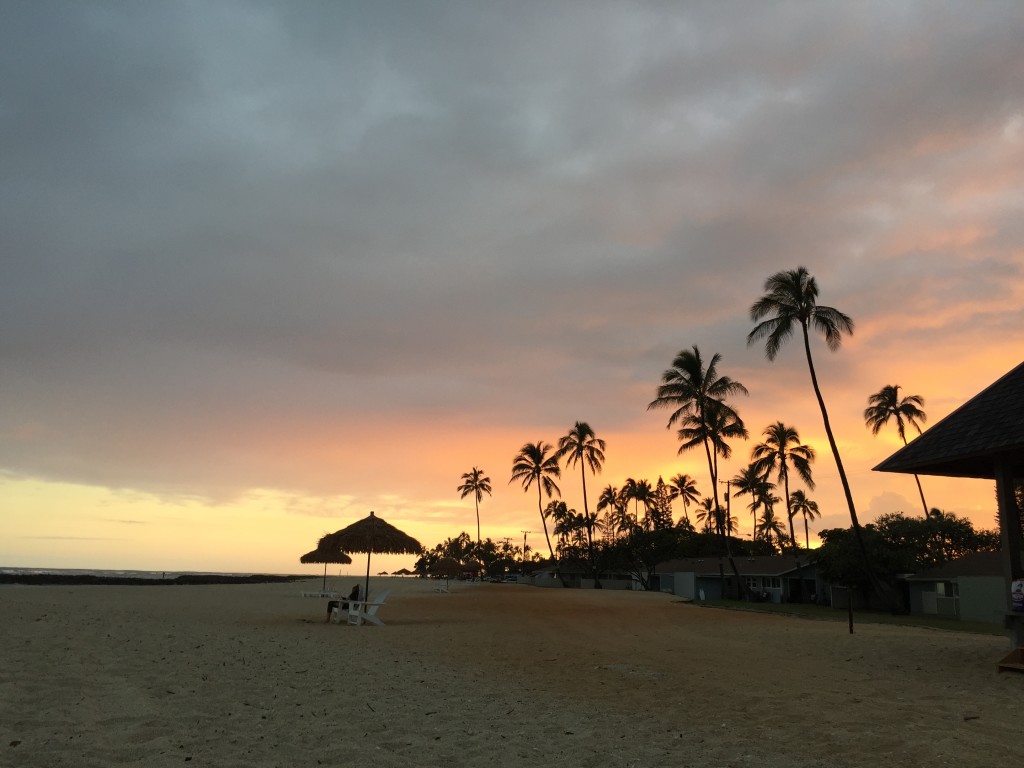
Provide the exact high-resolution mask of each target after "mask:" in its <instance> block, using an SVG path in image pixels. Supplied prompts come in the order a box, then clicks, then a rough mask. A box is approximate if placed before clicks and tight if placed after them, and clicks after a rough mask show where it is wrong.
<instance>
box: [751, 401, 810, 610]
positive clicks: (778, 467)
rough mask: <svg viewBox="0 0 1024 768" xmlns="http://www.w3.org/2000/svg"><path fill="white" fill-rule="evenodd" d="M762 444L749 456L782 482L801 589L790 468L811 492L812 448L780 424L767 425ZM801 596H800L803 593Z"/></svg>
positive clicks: (757, 465)
mask: <svg viewBox="0 0 1024 768" xmlns="http://www.w3.org/2000/svg"><path fill="white" fill-rule="evenodd" d="M763 434H764V442H763V443H758V444H757V445H755V446H754V449H753V450H752V451H751V453H750V457H751V459H752V460H753V466H754V468H755V469H756V470H757V471H758V472H760V473H761V474H763V475H764V476H765V477H767V476H768V475H770V474H771V473H773V472H775V473H776V475H777V477H778V478H779V481H780V482H781V483H782V489H783V491H784V495H783V498H784V499H785V500H786V522H787V523H788V524H789V538H790V542H789V543H790V545H791V547H792V552H793V560H794V561H795V562H796V571H797V583H798V584H799V585H800V586H801V590H802V588H803V583H804V580H803V573H802V571H801V568H800V557H799V554H798V548H797V543H796V533H795V531H794V526H793V509H792V508H791V507H790V498H789V470H790V465H792V468H793V469H794V470H796V473H797V474H798V475H799V476H800V479H801V480H803V481H804V483H806V484H807V487H808V488H810V489H812V490H813V489H814V478H813V477H812V476H811V462H812V461H814V449H813V448H811V447H810V446H809V445H800V434H799V433H798V432H797V431H796V429H795V428H793V427H787V426H786V425H785V424H783V423H782V422H781V421H777V422H775V423H774V424H770V425H769V426H768V427H766V428H765V430H764V433H763ZM800 597H801V598H802V597H803V594H802V591H801V595H800Z"/></svg>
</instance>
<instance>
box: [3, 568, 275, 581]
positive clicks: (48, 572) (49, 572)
mask: <svg viewBox="0 0 1024 768" xmlns="http://www.w3.org/2000/svg"><path fill="white" fill-rule="evenodd" d="M259 575H265V574H256V573H219V572H217V571H116V570H99V569H92V568H7V567H3V566H0V577H3V576H67V577H71V578H73V577H77V576H92V577H95V578H100V579H153V580H161V579H176V578H178V577H179V576H220V577H228V578H238V579H241V578H246V577H250V576H259ZM272 575H286V574H272Z"/></svg>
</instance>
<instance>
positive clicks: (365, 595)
mask: <svg viewBox="0 0 1024 768" xmlns="http://www.w3.org/2000/svg"><path fill="white" fill-rule="evenodd" d="M371 549H373V547H371ZM369 599H370V553H369V552H367V553H366V586H365V587H364V588H363V601H364V602H365V601H366V600H369Z"/></svg>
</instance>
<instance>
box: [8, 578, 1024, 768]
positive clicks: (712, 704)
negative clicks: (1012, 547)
mask: <svg viewBox="0 0 1024 768" xmlns="http://www.w3.org/2000/svg"><path fill="white" fill-rule="evenodd" d="M319 586H320V582H319V580H310V581H309V582H296V583H292V584H257V585H213V586H173V587H165V586H161V587H126V586H46V587H35V586H32V587H28V586H8V587H3V588H0V619H2V621H0V641H2V648H3V656H4V663H3V665H2V666H0V765H3V766H39V767H40V768H42V767H43V766H46V767H47V768H54V767H56V766H69V767H70V766H75V767H76V768H80V767H81V766H112V765H128V766H167V765H182V764H186V763H187V764H189V765H192V766H282V767H287V766H298V765H356V764H359V765H369V766H409V765H418V766H482V765H496V766H517V767H521V766H546V765H558V766H569V767H570V768H584V767H586V766H623V767H627V766H629V767H632V766H748V765H749V766H788V767H792V766H880V765H891V766H908V767H910V766H922V768H923V767H924V766H929V767H933V766H940V765H957V766H961V767H963V766H993V765H997V764H1007V763H1009V764H1013V761H1014V759H1016V760H1017V761H1018V762H1019V761H1020V760H1021V759H1024V739H1022V736H1021V733H1022V731H1021V723H1022V718H1024V675H1015V674H1002V675H999V674H997V672H996V667H995V663H996V661H997V660H998V659H999V658H1000V657H1001V656H1002V655H1003V654H1004V653H1006V652H1007V650H1008V646H1007V642H1006V640H1005V639H1003V638H1000V637H989V636H977V635H969V634H963V633H952V632H942V631H936V630H925V629H916V628H903V627H890V626H872V625H867V624H862V625H859V626H858V627H857V628H856V633H855V634H854V635H852V636H851V635H849V634H847V631H846V626H845V625H844V624H842V623H830V622H818V621H808V620H801V619H793V618H786V617H777V616H768V615H760V614H753V613H746V612H737V611H723V610H714V609H708V608H701V607H699V606H695V605H688V604H683V603H680V602H679V600H678V599H677V598H674V597H671V596H669V595H664V594H652V593H627V592H610V591H609V592H602V591H578V590H544V589H537V588H533V587H527V586H519V585H506V584H454V583H453V584H452V590H451V593H450V594H437V593H435V592H433V591H432V589H431V587H432V586H433V585H432V584H431V583H428V582H424V581H420V580H398V579H373V580H372V582H371V591H376V590H379V589H385V588H390V589H391V590H392V591H391V594H390V595H389V597H388V600H387V603H386V605H385V606H384V607H383V608H382V609H381V611H380V614H379V615H380V617H381V618H382V619H383V620H384V622H385V623H386V626H384V627H352V626H348V625H332V624H328V623H325V622H324V616H325V612H324V608H325V602H324V601H321V600H316V599H306V598H302V597H299V596H298V595H299V593H300V592H301V591H302V590H303V589H319ZM336 586H337V587H338V588H339V589H344V590H345V591H347V589H348V587H350V586H351V585H350V584H349V583H348V581H344V582H343V583H340V582H339V583H336Z"/></svg>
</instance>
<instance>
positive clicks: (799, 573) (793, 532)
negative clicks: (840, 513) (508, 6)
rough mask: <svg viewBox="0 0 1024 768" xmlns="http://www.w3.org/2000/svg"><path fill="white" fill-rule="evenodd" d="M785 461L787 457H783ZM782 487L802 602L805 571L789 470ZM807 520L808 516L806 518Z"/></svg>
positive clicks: (783, 478) (790, 543) (801, 600)
mask: <svg viewBox="0 0 1024 768" xmlns="http://www.w3.org/2000/svg"><path fill="white" fill-rule="evenodd" d="M782 460H783V461H785V458H783V459H782ZM782 487H783V489H784V491H785V494H786V520H787V521H789V545H790V547H791V548H792V551H793V562H795V563H796V582H797V584H798V585H799V587H800V602H801V603H802V602H804V572H803V568H801V567H800V553H799V551H798V548H797V544H796V530H795V528H794V526H793V504H792V502H791V501H790V500H789V471H788V470H787V471H786V473H785V474H784V475H783V476H782ZM804 519H805V521H806V518H804Z"/></svg>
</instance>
